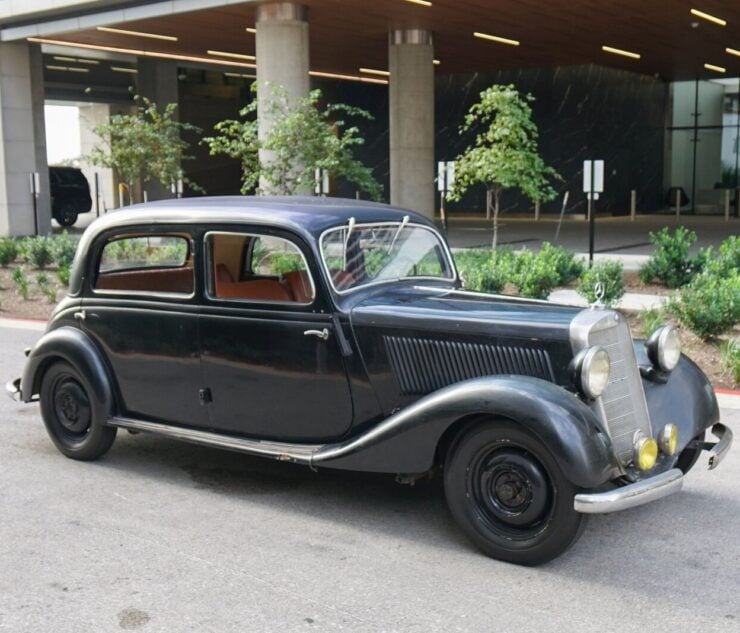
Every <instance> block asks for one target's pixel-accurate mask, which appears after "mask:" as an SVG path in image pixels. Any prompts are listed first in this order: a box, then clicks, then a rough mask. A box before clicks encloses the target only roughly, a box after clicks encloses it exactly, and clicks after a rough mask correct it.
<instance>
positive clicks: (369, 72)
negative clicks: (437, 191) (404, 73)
mask: <svg viewBox="0 0 740 633" xmlns="http://www.w3.org/2000/svg"><path fill="white" fill-rule="evenodd" d="M359 70H360V72H361V73H365V74H366V75H380V76H381V77H390V76H391V74H390V73H389V72H388V71H387V70H379V69H377V68H360V69H359Z"/></svg>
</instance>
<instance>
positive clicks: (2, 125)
mask: <svg viewBox="0 0 740 633" xmlns="http://www.w3.org/2000/svg"><path fill="white" fill-rule="evenodd" d="M42 69H43V65H42V60H41V50H40V48H39V47H38V46H35V45H30V44H27V43H25V42H13V43H0V235H32V234H34V232H35V231H36V227H38V232H39V234H42V235H43V234H47V233H50V232H51V205H50V195H49V168H48V165H47V161H46V129H45V123H44V80H43V71H42ZM34 172H37V173H38V174H39V184H40V195H39V196H38V198H37V204H36V218H34V205H33V197H32V195H31V188H30V177H31V174H33V173H34Z"/></svg>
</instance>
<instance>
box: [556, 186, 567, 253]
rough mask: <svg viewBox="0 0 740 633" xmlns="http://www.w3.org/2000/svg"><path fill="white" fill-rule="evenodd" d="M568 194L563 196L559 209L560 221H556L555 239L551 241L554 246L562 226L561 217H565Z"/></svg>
mask: <svg viewBox="0 0 740 633" xmlns="http://www.w3.org/2000/svg"><path fill="white" fill-rule="evenodd" d="M569 193H570V192H568V191H566V192H565V195H564V196H563V206H562V207H560V219H559V220H558V227H557V228H556V229H555V239H554V240H553V243H554V244H557V243H558V239H560V227H561V226H562V224H563V216H564V215H565V208H566V207H567V206H568V195H569Z"/></svg>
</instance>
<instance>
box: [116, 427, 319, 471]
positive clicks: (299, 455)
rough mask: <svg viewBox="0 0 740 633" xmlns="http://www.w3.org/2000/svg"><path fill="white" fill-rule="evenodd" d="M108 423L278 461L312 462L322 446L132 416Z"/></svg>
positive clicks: (307, 463)
mask: <svg viewBox="0 0 740 633" xmlns="http://www.w3.org/2000/svg"><path fill="white" fill-rule="evenodd" d="M108 425H109V426H115V427H119V428H123V429H129V430H131V431H143V432H145V433H154V434H156V435H162V436H164V437H170V438H173V439H176V440H182V441H184V442H190V443H192V444H201V445H204V446H215V447H217V448H225V449H228V450H232V451H237V452H240V453H247V454H249V455H258V456H260V457H274V458H275V459H277V460H279V461H285V462H295V463H298V464H305V465H309V466H310V465H311V457H312V456H313V454H314V453H315V452H316V451H317V450H318V449H320V448H322V445H321V444H289V443H286V442H268V441H262V440H247V439H244V438H241V437H233V436H230V435H221V434H220V433H211V432H209V431H199V430H198V429H190V428H184V427H178V426H172V425H170V424H162V423H160V422H147V421H145V420H135V419H133V418H124V417H112V418H109V419H108Z"/></svg>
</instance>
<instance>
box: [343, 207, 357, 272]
mask: <svg viewBox="0 0 740 633" xmlns="http://www.w3.org/2000/svg"><path fill="white" fill-rule="evenodd" d="M354 229H355V218H354V216H353V217H351V218H350V219H349V224H348V225H347V235H346V237H345V238H344V250H343V252H342V270H347V247H348V246H349V236H350V235H352V231H354Z"/></svg>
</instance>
